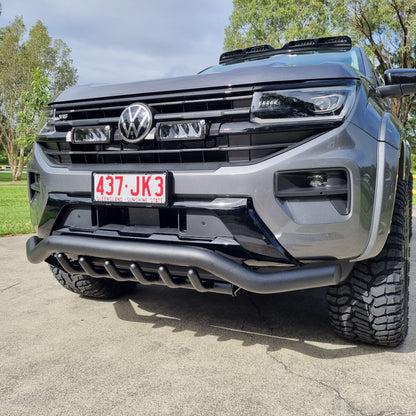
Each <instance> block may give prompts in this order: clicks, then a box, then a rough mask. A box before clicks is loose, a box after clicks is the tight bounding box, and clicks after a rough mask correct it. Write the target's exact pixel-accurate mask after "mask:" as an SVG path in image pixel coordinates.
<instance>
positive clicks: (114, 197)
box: [92, 172, 168, 205]
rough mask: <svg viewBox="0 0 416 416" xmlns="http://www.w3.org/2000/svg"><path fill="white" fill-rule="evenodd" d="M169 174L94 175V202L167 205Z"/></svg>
mask: <svg viewBox="0 0 416 416" xmlns="http://www.w3.org/2000/svg"><path fill="white" fill-rule="evenodd" d="M167 180H168V174H167V173H166V172H164V173H152V174H147V173H146V174H145V173H123V174H118V173H117V174H116V173H93V180H92V187H93V200H94V202H111V203H124V204H125V203H127V204H144V205H167V199H168V198H167V189H168V184H167Z"/></svg>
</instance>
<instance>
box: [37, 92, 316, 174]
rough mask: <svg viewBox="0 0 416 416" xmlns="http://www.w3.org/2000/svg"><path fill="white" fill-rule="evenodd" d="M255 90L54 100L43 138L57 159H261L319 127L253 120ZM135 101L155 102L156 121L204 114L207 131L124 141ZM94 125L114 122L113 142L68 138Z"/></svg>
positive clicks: (75, 161)
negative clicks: (125, 118)
mask: <svg viewBox="0 0 416 416" xmlns="http://www.w3.org/2000/svg"><path fill="white" fill-rule="evenodd" d="M252 94H253V93H252V88H251V87H247V88H238V89H225V90H218V89H215V90H210V91H209V90H205V91H199V92H194V91H188V92H184V93H177V94H159V95H153V96H151V95H148V96H141V97H140V96H139V97H136V96H131V97H125V98H115V99H112V100H110V99H101V100H89V101H84V102H73V103H66V104H65V103H57V104H54V105H53V106H54V107H55V108H56V116H57V118H58V120H57V121H56V130H57V132H56V133H55V134H54V135H51V136H49V137H48V138H47V140H45V141H43V142H42V141H40V143H41V145H42V146H43V148H44V151H45V154H46V155H47V156H48V157H49V158H50V160H51V161H52V162H54V163H56V164H63V165H71V164H87V165H89V164H109V163H121V164H129V163H133V164H138V163H139V164H147V163H151V164H164V163H174V164H175V163H177V164H181V165H182V166H183V167H185V165H186V164H195V163H202V164H204V165H205V164H209V163H218V162H220V163H228V164H232V163H242V162H253V161H259V160H262V159H264V158H266V157H269V156H271V155H273V154H276V153H278V152H282V151H285V150H286V149H287V148H288V147H290V146H293V145H295V144H297V143H299V142H300V141H302V140H304V139H306V138H308V137H310V136H312V135H314V134H318V133H320V131H319V130H317V129H316V128H315V129H307V128H305V129H303V130H299V129H298V130H293V128H292V129H288V128H284V127H283V128H282V126H279V127H277V126H274V127H270V126H260V125H256V124H254V123H250V107H251V101H252ZM135 102H142V103H145V104H146V105H148V106H149V107H151V108H152V110H153V112H154V120H155V123H157V122H161V121H183V120H205V123H206V125H207V127H208V129H207V136H206V137H205V138H203V139H199V140H197V139H195V140H193V139H192V140H189V139H188V140H182V141H181V140H172V141H169V140H165V141H158V140H157V139H156V138H155V137H154V135H153V134H149V135H148V137H146V139H145V140H142V141H140V142H138V143H135V144H131V143H125V142H124V141H123V140H122V137H121V135H120V133H119V131H118V122H119V117H120V115H121V113H122V111H123V110H124V109H125V108H126V107H127V106H128V105H130V104H132V103H135ZM94 125H110V126H111V128H112V132H113V138H112V140H111V143H108V144H100V145H97V144H93V143H90V144H89V143H86V144H75V143H71V142H66V140H65V136H66V133H67V132H68V131H70V130H71V129H72V128H73V127H79V126H94ZM290 130H291V131H290Z"/></svg>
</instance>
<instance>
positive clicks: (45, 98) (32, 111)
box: [16, 68, 52, 148]
mask: <svg viewBox="0 0 416 416" xmlns="http://www.w3.org/2000/svg"><path fill="white" fill-rule="evenodd" d="M49 84H50V82H49V79H48V78H47V77H46V75H45V74H44V73H43V72H42V71H41V70H40V69H39V68H35V69H34V70H33V78H32V82H31V84H30V89H29V90H26V91H22V94H21V98H22V107H23V109H22V110H20V111H19V112H18V113H17V124H16V132H17V139H16V143H17V144H18V145H19V146H22V147H25V148H30V147H31V146H32V145H33V142H34V141H35V138H36V134H37V132H38V131H39V129H40V127H41V124H42V123H43V122H44V117H42V115H43V110H44V108H45V106H46V104H47V103H48V102H49V101H50V100H51V97H52V95H51V93H50V92H49Z"/></svg>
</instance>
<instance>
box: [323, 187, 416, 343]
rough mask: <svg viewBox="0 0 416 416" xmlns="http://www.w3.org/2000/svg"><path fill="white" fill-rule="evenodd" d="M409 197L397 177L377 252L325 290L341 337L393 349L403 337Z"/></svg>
mask: <svg viewBox="0 0 416 416" xmlns="http://www.w3.org/2000/svg"><path fill="white" fill-rule="evenodd" d="M410 198H411V194H410V195H409V191H408V184H407V183H406V181H404V180H399V181H398V184H397V193H396V202H395V206H394V213H393V218H392V224H391V230H390V233H389V236H388V237H387V241H386V243H385V245H384V247H383V249H382V251H381V253H380V254H378V255H377V256H376V257H374V258H372V259H368V260H365V261H362V262H358V263H356V264H355V266H354V269H353V270H352V272H351V274H350V276H349V277H348V279H347V280H346V281H345V282H343V283H342V284H340V285H338V286H332V287H329V288H328V292H327V301H328V311H329V319H330V323H331V325H332V326H333V328H334V329H335V332H336V333H338V334H339V335H341V336H342V337H344V338H347V339H350V340H354V341H355V340H356V341H362V342H366V343H369V344H377V345H383V346H388V347H395V346H397V345H399V344H401V343H402V342H403V340H404V339H405V337H406V335H407V329H408V299H409V240H410V209H409V207H410V206H411V200H410Z"/></svg>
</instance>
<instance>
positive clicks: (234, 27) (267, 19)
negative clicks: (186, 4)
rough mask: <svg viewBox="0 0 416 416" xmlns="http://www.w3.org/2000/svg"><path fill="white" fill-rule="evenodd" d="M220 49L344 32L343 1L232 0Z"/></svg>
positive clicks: (280, 42)
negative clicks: (228, 23)
mask: <svg viewBox="0 0 416 416" xmlns="http://www.w3.org/2000/svg"><path fill="white" fill-rule="evenodd" d="M233 4H234V9H233V12H232V14H231V17H230V25H229V26H228V27H227V28H226V29H225V40H224V49H225V50H231V49H238V48H243V47H247V46H252V45H255V44H257V45H258V44H270V45H272V46H275V47H280V46H282V45H283V44H284V43H285V42H287V41H289V40H292V39H302V38H307V37H317V36H329V35H333V34H341V33H344V32H345V30H346V28H347V26H346V19H347V9H346V8H345V2H344V1H339V0H332V1H327V0H310V1H308V2H299V1H295V0H234V3H233Z"/></svg>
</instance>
